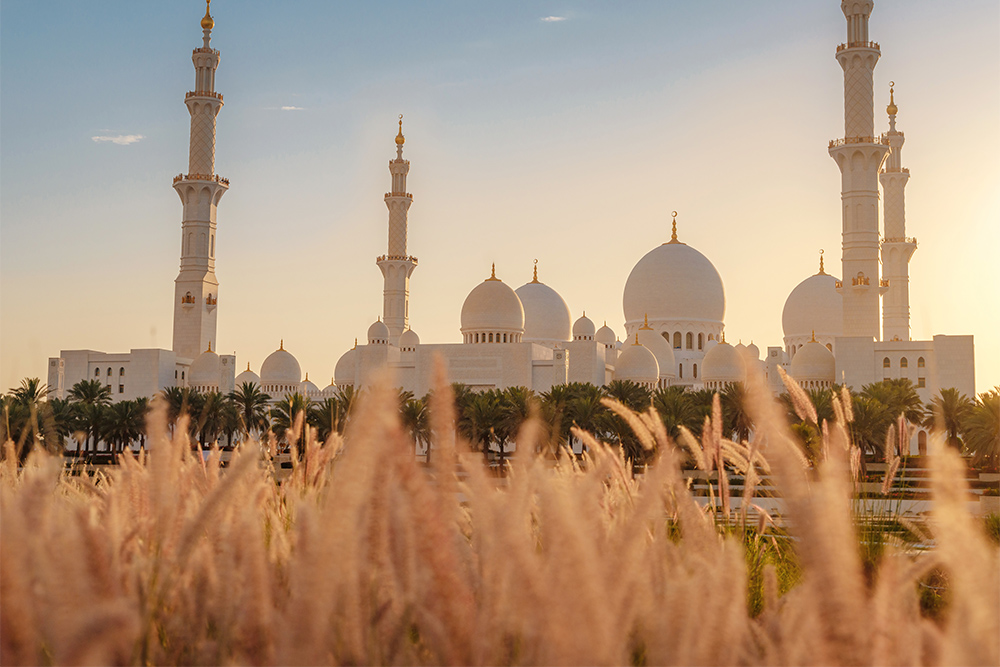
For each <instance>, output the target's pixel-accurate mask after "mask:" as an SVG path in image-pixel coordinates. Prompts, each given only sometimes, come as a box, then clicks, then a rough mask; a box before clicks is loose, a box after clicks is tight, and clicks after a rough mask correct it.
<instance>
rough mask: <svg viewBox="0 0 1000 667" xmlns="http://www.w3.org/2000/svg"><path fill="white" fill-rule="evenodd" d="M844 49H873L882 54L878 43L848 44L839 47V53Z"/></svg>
mask: <svg viewBox="0 0 1000 667" xmlns="http://www.w3.org/2000/svg"><path fill="white" fill-rule="evenodd" d="M844 49H873V50H875V51H878V52H879V53H881V52H882V49H881V47H880V46H879V45H878V42H847V43H846V44H841V45H840V46H838V47H837V53H840V52H841V51H843V50H844Z"/></svg>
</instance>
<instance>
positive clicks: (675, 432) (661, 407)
mask: <svg viewBox="0 0 1000 667" xmlns="http://www.w3.org/2000/svg"><path fill="white" fill-rule="evenodd" d="M653 408H654V409H655V410H656V411H657V412H658V413H659V415H660V419H661V420H663V426H664V428H665V429H666V431H667V435H669V436H670V437H671V439H673V440H677V438H678V437H680V427H681V426H683V427H685V428H687V429H688V430H689V431H692V432H694V433H697V432H698V429H699V428H700V427H701V423H702V422H703V421H704V415H702V414H701V413H700V412H699V411H698V409H697V407H696V406H695V404H694V401H693V400H691V393H690V392H687V391H685V389H684V387H677V386H675V387H660V388H659V389H657V390H656V391H654V392H653Z"/></svg>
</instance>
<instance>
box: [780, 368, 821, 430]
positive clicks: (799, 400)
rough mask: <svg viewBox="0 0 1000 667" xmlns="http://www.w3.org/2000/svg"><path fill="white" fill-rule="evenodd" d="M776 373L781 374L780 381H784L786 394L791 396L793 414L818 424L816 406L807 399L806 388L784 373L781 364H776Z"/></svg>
mask: <svg viewBox="0 0 1000 667" xmlns="http://www.w3.org/2000/svg"><path fill="white" fill-rule="evenodd" d="M778 375H780V376H781V381H782V382H783V383H784V385H785V389H787V390H788V395H789V396H791V397H792V407H793V408H794V409H795V414H797V415H798V416H799V419H801V420H803V421H810V422H812V423H813V424H818V423H819V420H818V419H817V418H816V407H815V406H814V405H813V404H812V401H810V400H809V394H807V393H806V390H805V389H803V388H802V387H801V386H799V383H798V382H796V381H795V378H793V377H792V376H790V375H789V374H788V373H786V372H785V369H784V368H782V367H781V366H778Z"/></svg>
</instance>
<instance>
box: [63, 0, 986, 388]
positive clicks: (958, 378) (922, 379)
mask: <svg viewBox="0 0 1000 667" xmlns="http://www.w3.org/2000/svg"><path fill="white" fill-rule="evenodd" d="M872 6H873V3H872V1H871V0H845V1H844V2H842V3H841V7H842V9H843V12H844V16H845V18H846V20H847V41H846V42H845V43H844V44H841V45H840V46H839V47H837V51H836V58H837V61H838V62H839V63H840V65H841V67H842V68H843V71H844V99H845V105H844V136H843V138H840V139H836V140H833V141H831V142H830V144H829V153H830V156H831V157H832V158H833V159H834V160H835V161H836V163H837V165H838V167H839V168H840V170H841V175H842V180H841V200H842V204H843V229H842V235H843V245H842V271H843V274H844V277H843V279H838V278H836V277H834V276H832V275H830V274H828V273H827V272H826V270H825V266H824V260H823V257H822V256H821V257H820V260H819V271H818V272H817V273H816V274H815V275H813V276H810V277H807V278H806V279H805V280H803V281H802V282H801V283H799V284H798V285H797V286H795V287H794V289H792V291H791V293H790V294H789V296H788V299H787V301H786V302H785V307H784V311H783V313H782V326H783V329H784V340H783V344H782V345H780V346H773V347H768V348H767V349H766V352H765V356H764V358H763V359H761V352H760V350H759V349H758V348H757V346H756V345H754V344H752V343H751V344H750V345H749V346H744V345H742V344H738V345H736V346H733V345H731V344H730V343H727V342H726V340H725V321H724V318H725V311H726V298H725V289H724V286H723V282H722V278H721V276H720V275H719V272H718V271H717V270H716V268H715V266H714V265H713V264H712V262H711V261H710V260H709V259H708V258H707V257H706V256H705V255H704V254H702V253H701V252H699V251H698V250H697V249H695V248H693V247H691V246H689V245H687V244H685V243H683V242H682V241H681V236H679V235H678V227H677V224H678V223H677V214H676V212H675V213H674V221H673V233H672V234H671V237H670V239H669V240H666V242H665V243H663V244H662V245H659V246H657V247H655V248H652V249H650V251H649V252H648V253H646V255H645V256H643V257H642V258H640V259H639V260H638V262H637V263H636V265H635V267H634V268H633V269H632V272H631V274H630V275H629V277H628V280H627V281H626V283H625V285H624V291H623V297H622V300H623V309H624V316H625V321H624V326H623V328H622V330H620V332H621V333H622V334H624V335H623V336H622V337H621V340H619V336H618V332H616V331H615V330H614V329H613V328H611V327H609V326H608V325H607V323H606V322H605V323H604V325H603V326H601V327H600V328H598V327H596V325H595V324H594V322H593V321H592V320H591V319H589V318H588V317H587V316H586V313H584V314H583V316H582V317H580V318H579V319H577V320H576V321H575V322H572V324H571V315H570V312H571V311H570V308H569V306H568V305H567V303H566V301H565V300H564V299H563V298H562V297H561V296H560V295H559V293H558V292H557V291H556V290H555V289H553V288H552V287H551V286H549V285H548V284H546V283H543V282H541V281H539V279H538V267H537V266H536V267H535V274H534V278H533V280H532V281H531V282H528V283H526V284H524V285H521V286H520V287H518V288H517V289H514V288H512V287H511V286H509V285H508V284H507V283H505V282H503V280H501V278H500V277H498V276H497V272H496V267H495V266H494V267H492V268H491V269H490V271H489V276H488V277H486V278H485V280H483V281H482V282H480V283H479V284H477V285H476V286H475V287H474V288H473V289H472V291H471V292H470V293H469V295H468V297H467V298H466V299H465V303H464V304H463V305H462V310H461V338H462V342H461V343H425V342H422V341H421V340H420V337H419V336H418V335H417V333H416V332H414V331H413V330H412V329H410V326H409V322H410V312H409V294H410V277H411V276H412V274H413V272H414V270H415V269H416V268H417V259H416V258H415V257H413V256H411V255H409V254H408V252H409V251H408V248H407V216H408V211H409V208H410V205H411V204H412V202H413V198H412V195H410V194H409V193H408V192H407V190H406V178H407V174H408V173H409V169H410V163H409V161H408V160H405V159H403V148H404V145H405V137H404V136H403V128H402V117H401V118H400V121H399V131H398V134H397V135H396V138H395V148H396V155H395V158H394V159H392V160H390V161H389V172H390V174H391V190H390V192H388V193H386V194H385V203H386V206H387V208H388V211H389V216H388V245H387V249H386V254H384V255H382V256H380V257H378V258H377V259H376V264H377V266H378V267H379V269H380V270H381V272H382V276H383V280H384V289H383V304H382V316H381V317H380V318H379V319H378V320H377V321H376V322H374V323H373V324H372V325H371V326H370V327H369V329H368V331H367V334H366V335H365V336H364V338H363V339H362V340H361V342H357V341H356V344H355V346H354V347H353V348H352V349H350V350H348V351H346V352H345V353H343V355H342V356H341V357H340V358H339V361H337V363H336V367H335V371H334V377H333V382H332V383H331V384H330V385H329V386H327V387H326V388H325V389H322V390H321V389H319V387H318V386H316V385H315V384H313V383H312V382H310V381H309V379H308V375H307V376H306V377H305V378H303V376H302V371H301V368H300V365H299V363H298V361H297V360H296V359H295V357H294V356H293V355H292V354H291V352H289V351H287V350H285V349H284V344H283V342H282V344H281V345H279V348H278V349H277V350H276V351H275V352H273V353H272V354H270V355H269V356H268V357H267V358H266V359H265V360H264V361H263V363H261V364H260V367H259V368H260V374H259V375H258V374H257V373H254V372H253V371H252V370H251V367H252V365H253V364H252V363H248V364H247V368H246V370H245V371H243V372H241V373H240V374H239V375H236V371H237V363H236V357H235V355H218V354H217V353H216V352H214V351H213V347H214V348H215V349H218V347H219V346H218V342H217V340H216V319H217V313H218V308H219V307H220V306H219V282H218V279H217V278H216V276H215V231H216V215H217V209H218V204H219V201H220V199H221V198H222V196H223V195H224V194H225V192H226V190H227V189H228V187H229V182H228V181H227V180H226V179H224V178H222V177H220V176H219V175H217V174H216V173H215V126H216V118H217V116H218V114H219V111H220V110H221V109H222V106H223V98H222V95H221V94H219V93H217V92H215V73H216V69H217V68H218V65H219V60H220V55H219V52H218V51H217V50H214V49H212V48H211V46H210V41H211V32H212V28H213V27H214V21H213V19H212V17H211V16H210V15H209V13H208V11H207V10H206V13H205V17H204V18H203V19H202V22H201V25H202V29H203V33H204V37H203V44H202V46H201V47H199V48H196V49H194V52H193V55H192V60H193V63H194V66H195V73H196V78H195V89H194V91H192V92H189V93H187V95H186V96H185V104H186V105H187V107H188V111H189V112H190V115H191V134H190V157H189V165H188V173H186V174H179V175H178V176H177V177H176V178H175V179H174V183H173V187H174V189H175V190H176V191H177V194H178V195H179V197H180V199H181V202H182V205H183V208H182V211H183V213H182V223H181V230H182V238H181V262H180V272H179V274H178V276H177V278H176V280H175V291H174V329H173V345H172V349H170V350H150V349H133V350H131V351H130V352H128V353H120V354H107V353H103V352H96V351H93V350H65V351H62V352H61V353H60V355H59V356H58V357H53V358H50V360H49V377H48V382H49V385H50V386H51V387H52V388H53V389H54V390H55V395H56V396H64V395H65V393H66V392H67V390H68V389H69V388H70V387H72V386H73V384H75V383H76V382H79V381H80V380H86V379H94V378H96V379H100V380H101V381H102V382H104V383H106V384H107V385H108V386H110V387H111V390H112V394H113V396H114V397H115V398H116V399H118V400H120V399H131V398H135V397H139V396H150V395H152V394H154V393H156V392H157V391H160V390H162V389H163V388H165V387H173V386H186V387H195V388H198V389H200V390H204V391H211V390H217V391H222V392H228V391H231V390H232V389H233V388H234V387H238V386H240V385H241V384H242V383H244V382H253V383H256V384H258V385H259V386H260V387H261V388H262V389H263V391H265V392H267V393H268V394H270V395H271V396H272V397H273V398H274V399H275V400H277V399H280V398H282V397H284V396H286V395H288V394H290V393H292V392H300V393H303V394H305V395H306V396H309V397H311V398H324V397H327V396H332V395H333V394H334V393H335V392H336V390H337V389H338V388H340V387H348V386H351V387H355V388H359V389H360V388H364V387H365V386H367V385H369V384H370V383H371V382H372V381H373V379H374V378H375V377H376V376H377V375H378V374H379V373H380V371H382V370H383V369H385V368H389V369H391V370H392V372H393V373H394V374H395V378H396V382H397V383H398V384H399V385H400V386H401V387H402V388H403V389H406V390H409V391H412V392H414V394H416V395H418V396H420V395H423V394H424V393H425V392H426V391H427V390H428V389H430V383H431V374H432V369H433V367H434V364H435V359H438V358H440V359H442V360H443V361H444V364H445V366H446V368H447V373H448V379H449V380H450V381H452V382H462V383H464V384H466V385H468V386H469V387H470V388H473V389H489V388H506V387H512V386H525V387H529V388H531V389H533V390H535V391H536V392H544V391H547V390H549V389H550V388H551V387H552V386H554V385H557V384H563V383H566V382H589V383H593V384H595V385H604V384H607V383H608V382H610V381H612V380H615V379H624V380H632V381H635V382H638V383H641V384H643V385H646V386H648V387H665V386H676V385H681V386H684V387H690V388H694V389H702V388H709V389H719V388H721V387H724V386H725V385H726V384H728V383H731V382H740V381H743V380H745V379H746V377H747V374H748V373H762V374H763V375H764V377H765V379H766V381H767V382H768V384H769V385H770V386H771V387H772V389H774V391H776V392H778V391H781V390H782V386H781V380H780V378H779V375H778V368H779V367H781V368H784V369H785V370H786V371H787V372H788V373H789V374H790V375H791V376H793V377H795V378H796V379H797V380H799V381H800V382H801V383H802V384H803V385H804V386H806V387H810V388H818V387H827V386H830V385H832V384H834V383H846V384H847V385H849V386H851V387H854V388H855V389H860V388H861V386H863V385H864V384H867V383H870V382H876V381H879V380H882V379H886V378H908V379H910V380H911V381H912V382H913V383H914V385H915V386H916V387H917V392H918V394H919V395H920V397H921V399H922V400H924V401H928V400H929V399H930V398H931V396H932V395H933V394H935V393H937V391H938V390H939V389H940V388H942V387H955V388H957V389H958V390H959V391H961V392H963V393H965V394H967V395H972V394H974V390H975V374H974V342H973V337H972V336H951V335H938V336H934V337H933V339H932V340H928V341H915V340H911V339H910V327H909V289H908V280H909V278H908V263H909V259H910V257H911V256H912V254H913V252H914V251H915V250H916V247H917V243H916V240H915V239H913V238H911V237H907V236H906V226H905V206H904V189H905V186H906V183H907V180H908V179H909V171H908V170H907V169H906V168H904V167H903V166H902V159H901V152H902V147H903V143H904V136H903V133H902V132H901V131H899V130H897V129H896V115H897V111H898V109H897V107H896V105H895V103H894V98H893V91H892V90H890V102H889V106H888V107H887V108H886V111H887V114H888V131H887V132H886V133H884V134H876V132H875V129H874V105H875V103H874V89H873V83H872V79H873V71H874V68H875V65H876V63H877V61H878V59H879V56H880V47H879V45H878V44H877V43H875V42H872V41H870V38H869V35H868V21H869V16H870V14H871V11H872ZM879 185H881V192H882V197H881V201H880V194H879ZM880 204H881V207H880ZM880 210H881V213H882V218H883V220H884V224H883V228H882V232H881V233H880V227H879V213H880ZM484 268H485V267H484ZM485 273H486V272H485V270H484V275H485Z"/></svg>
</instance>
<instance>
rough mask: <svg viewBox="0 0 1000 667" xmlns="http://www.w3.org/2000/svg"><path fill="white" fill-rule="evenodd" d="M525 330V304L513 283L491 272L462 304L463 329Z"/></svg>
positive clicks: (505, 331)
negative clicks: (514, 288)
mask: <svg viewBox="0 0 1000 667" xmlns="http://www.w3.org/2000/svg"><path fill="white" fill-rule="evenodd" d="M493 331H498V332H503V333H511V332H515V333H519V334H523V333H524V306H522V305H521V300H520V299H519V298H517V294H515V293H514V290H512V289H511V288H510V287H508V286H507V285H506V284H504V282H503V281H502V280H500V279H499V278H497V277H495V274H494V275H491V276H490V277H489V278H487V279H486V280H484V281H483V282H481V283H479V284H478V285H476V287H475V288H474V289H473V290H472V291H471V292H469V296H467V297H465V303H464V304H462V333H467V332H468V333H475V332H493Z"/></svg>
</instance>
